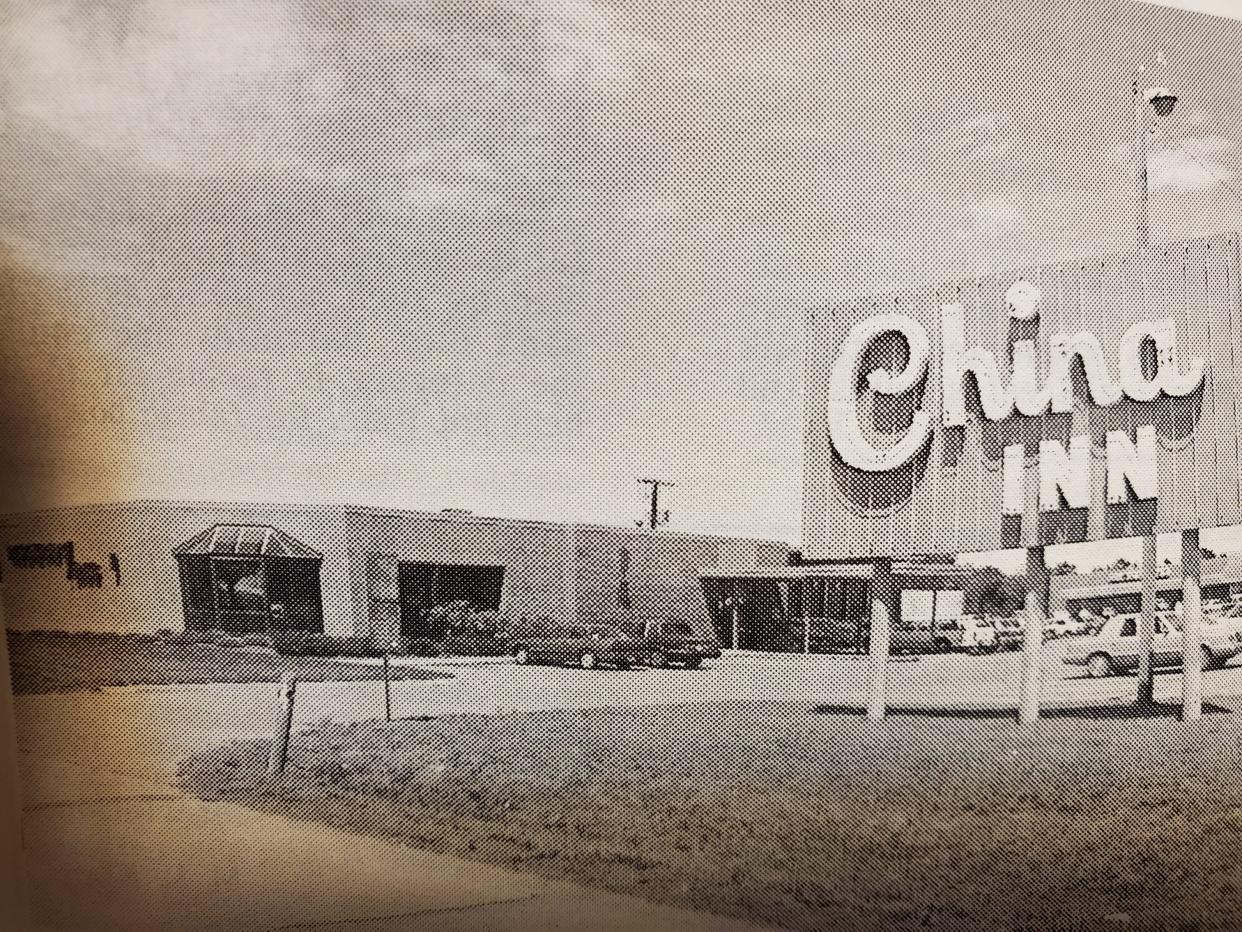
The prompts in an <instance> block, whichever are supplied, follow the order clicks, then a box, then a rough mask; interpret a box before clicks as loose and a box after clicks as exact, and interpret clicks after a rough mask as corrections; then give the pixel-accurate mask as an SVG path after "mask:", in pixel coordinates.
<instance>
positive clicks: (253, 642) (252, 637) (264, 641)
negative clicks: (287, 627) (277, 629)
mask: <svg viewBox="0 0 1242 932" xmlns="http://www.w3.org/2000/svg"><path fill="white" fill-rule="evenodd" d="M241 640H242V644H243V645H245V646H246V647H271V646H272V638H271V636H270V635H267V634H258V633H254V634H247V635H246V636H245V637H243V638H242V639H241Z"/></svg>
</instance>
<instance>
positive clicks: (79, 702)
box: [16, 641, 1242, 775]
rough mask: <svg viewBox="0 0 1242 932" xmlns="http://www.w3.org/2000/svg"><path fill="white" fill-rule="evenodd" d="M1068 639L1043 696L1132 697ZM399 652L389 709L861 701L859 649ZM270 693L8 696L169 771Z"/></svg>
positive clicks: (39, 738) (976, 673) (891, 684)
mask: <svg viewBox="0 0 1242 932" xmlns="http://www.w3.org/2000/svg"><path fill="white" fill-rule="evenodd" d="M1066 643H1068V641H1058V642H1052V643H1050V644H1048V645H1047V646H1046V647H1045V650H1044V663H1043V667H1044V685H1043V696H1042V698H1043V701H1044V702H1045V703H1048V704H1061V705H1067V704H1068V705H1074V704H1080V705H1084V706H1087V705H1096V704H1098V705H1109V704H1116V703H1121V702H1126V701H1129V700H1132V699H1133V698H1134V694H1135V689H1136V681H1135V678H1134V677H1133V676H1119V677H1109V678H1107V679H1102V680H1095V679H1089V678H1087V677H1085V676H1084V674H1083V671H1082V669H1081V668H1076V667H1068V666H1065V665H1063V664H1062V663H1060V660H1059V658H1060V652H1061V651H1062V650H1063V649H1064V645H1065V644H1066ZM404 662H406V663H410V664H431V663H434V665H435V666H436V668H437V669H438V670H440V671H442V672H446V673H449V674H451V675H450V676H449V677H445V678H440V679H432V680H421V681H403V682H394V683H392V685H391V695H392V708H393V715H394V717H395V718H415V717H422V716H445V715H457V714H496V713H506V712H529V711H540V710H555V709H595V708H625V707H638V706H659V705H670V706H675V705H685V704H693V703H718V702H756V701H758V702H763V701H780V702H792V703H800V704H806V705H807V706H841V707H861V705H862V703H863V701H864V696H865V678H866V674H867V666H868V660H867V658H866V657H861V656H831V655H811V656H804V655H798V654H762V653H748V652H731V651H726V652H725V655H724V657H722V658H721V659H720V660H719V661H715V662H713V663H711V664H709V665H707V666H705V667H704V668H702V669H699V670H684V669H665V670H655V669H649V668H637V669H631V670H610V669H602V670H580V669H576V668H573V667H553V666H529V667H518V666H515V665H513V664H512V663H511V662H509V661H507V660H503V659H502V660H500V661H499V662H490V663H481V662H478V661H465V660H463V661H461V662H459V663H455V662H452V661H440V662H438V663H436V662H430V661H425V660H414V659H411V660H408V661H404ZM1021 662H1022V654H1021V653H1018V652H1014V653H1002V654H994V655H986V656H981V657H971V656H965V655H956V654H951V655H936V656H924V657H918V658H894V659H893V660H891V661H890V663H889V665H888V695H889V704H890V706H891V707H893V708H894V709H896V710H898V711H899V710H900V709H901V708H903V707H908V708H915V709H931V710H936V709H949V710H952V709H967V710H969V709H975V708H988V709H1002V708H1005V707H1013V706H1015V705H1016V697H1017V683H1018V678H1019V675H1020V672H1021ZM375 673H376V676H375V679H374V680H372V681H359V682H323V683H303V684H300V685H299V687H298V691H297V701H296V715H295V727H305V726H310V725H314V724H318V723H322V722H325V721H331V722H338V723H349V722H359V721H366V720H369V719H374V718H381V717H382V716H383V714H384V697H383V684H382V682H381V681H380V670H379V668H378V666H377V667H376V671H375ZM1203 682H1204V695H1205V696H1206V697H1231V696H1242V665H1239V664H1237V662H1234V663H1232V664H1231V665H1230V666H1228V667H1226V668H1225V669H1223V670H1216V671H1210V672H1207V673H1205V674H1204V678H1203ZM1180 690H1181V678H1180V676H1179V675H1177V673H1176V672H1164V673H1160V674H1159V675H1157V677H1156V697H1157V699H1161V698H1164V699H1168V700H1176V698H1177V697H1178V696H1179V695H1180ZM274 695H275V689H274V687H273V685H272V684H270V683H250V684H207V685H173V686H133V687H123V688H107V689H103V690H100V691H98V692H76V693H53V694H46V695H30V696H18V697H16V699H17V714H18V730H19V735H20V741H21V746H22V749H23V750H24V751H26V752H27V753H30V754H35V755H42V756H47V757H51V758H57V759H63V760H75V761H82V762H86V763H90V762H99V763H104V762H106V763H107V765H108V766H109V767H111V768H114V769H124V770H126V771H127V772H141V773H151V774H159V775H167V774H172V773H174V772H175V770H176V766H177V762H178V761H179V760H180V759H181V758H183V757H184V756H185V755H186V754H188V753H191V752H192V751H194V750H197V749H199V748H201V747H203V746H206V745H208V744H212V743H215V742H218V741H221V740H226V739H230V738H241V737H258V736H265V735H270V734H271V731H272V725H273V715H274V702H275V700H274Z"/></svg>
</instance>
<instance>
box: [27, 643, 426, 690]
mask: <svg viewBox="0 0 1242 932" xmlns="http://www.w3.org/2000/svg"><path fill="white" fill-rule="evenodd" d="M9 663H10V669H11V671H12V677H13V692H14V693H16V694H19V695H20V694H22V693H49V692H73V691H76V690H83V689H99V688H101V687H104V686H136V685H145V686H159V685H169V684H172V683H274V682H276V681H278V680H279V679H280V677H281V674H283V673H284V672H285V671H286V670H293V671H295V672H296V673H297V674H298V676H299V677H300V678H301V679H303V680H316V681H327V680H337V681H340V680H375V679H380V678H381V677H382V673H381V671H380V669H379V667H377V666H376V665H374V664H362V663H350V662H349V661H348V660H340V659H336V658H330V657H281V656H278V655H276V654H274V653H272V652H271V651H263V650H257V649H245V648H237V647H216V646H214V645H211V644H165V643H163V642H161V641H149V640H138V639H137V638H127V637H124V636H121V635H110V634H98V635H94V634H87V635H82V634H72V635H66V634H50V633H34V632H31V633H19V632H9ZM391 675H392V678H393V679H397V680H411V679H433V678H438V677H441V676H443V674H441V673H438V672H436V671H434V670H424V669H419V668H417V667H408V666H400V667H397V666H394V667H393V668H392V674H391Z"/></svg>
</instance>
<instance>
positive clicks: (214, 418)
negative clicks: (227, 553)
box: [0, 0, 1242, 565]
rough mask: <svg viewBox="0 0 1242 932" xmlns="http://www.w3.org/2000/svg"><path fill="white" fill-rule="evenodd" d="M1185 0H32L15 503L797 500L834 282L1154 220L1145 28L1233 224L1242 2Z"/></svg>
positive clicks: (903, 272)
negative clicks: (1142, 211)
mask: <svg viewBox="0 0 1242 932" xmlns="http://www.w3.org/2000/svg"><path fill="white" fill-rule="evenodd" d="M1176 6H1180V7H1187V8H1190V9H1174V8H1172V7H1169V6H1152V5H1147V4H1135V3H1128V2H1127V3H1122V2H1101V3H1092V4H1082V5H1058V4H1048V3H1031V2H1016V0H1009V2H1000V3H996V2H982V0H966V2H962V0H954V2H928V3H921V4H919V5H918V6H912V5H908V4H907V5H903V4H900V3H894V2H864V3H848V4H847V3H825V4H802V5H797V6H794V7H790V8H788V9H786V10H784V11H772V10H767V11H763V12H760V11H759V10H757V9H755V8H754V7H753V6H752V5H748V4H742V3H733V2H710V3H701V4H672V5H670V4H665V3H660V2H654V0H651V2H639V0H617V2H611V3H602V2H594V0H522V2H518V0H489V2H469V3H467V2H459V3H431V2H415V3H409V2H405V3H396V2H380V0H361V2H353V3H345V2H336V3H333V2H310V0H269V2H239V0H224V2H197V0H104V2H93V3H78V2H44V3H39V4H26V3H22V2H20V0H0V270H3V272H4V274H5V279H4V280H0V288H3V289H4V291H3V292H0V293H2V294H4V296H5V300H4V301H3V302H2V303H3V307H0V311H3V313H4V315H5V319H4V321H3V325H4V327H3V329H4V333H5V344H4V347H3V355H2V356H0V363H3V364H4V368H5V370H6V371H13V372H18V373H19V374H20V378H18V377H17V376H11V377H10V378H11V380H12V381H13V385H14V386H16V387H12V386H11V388H12V392H11V393H10V396H11V397H12V398H14V399H16V400H17V402H18V403H12V404H8V405H6V406H5V410H4V413H3V415H2V417H3V422H0V429H3V430H4V431H5V432H6V433H7V434H8V435H9V436H11V437H22V436H34V435H35V434H39V435H40V436H43V435H44V434H46V435H49V436H50V435H55V436H56V437H57V438H62V442H59V443H57V444H50V443H29V444H25V445H18V446H17V447H16V448H15V449H11V450H9V451H8V452H7V453H4V454H0V455H2V456H3V457H4V465H5V468H6V470H7V471H8V473H9V475H11V476H13V477H16V481H14V482H10V483H8V484H7V487H6V489H5V490H3V494H4V495H5V496H7V498H6V500H5V501H3V502H0V508H11V507H15V506H18V505H20V506H22V507H28V506H30V505H34V504H60V503H69V502H78V501H93V500H98V499H100V498H109V499H112V498H131V497H139V496H141V497H160V498H167V497H172V498H194V499H201V498H210V499H223V500H254V501H346V502H356V503H364V504H380V505H390V506H397V507H407V508H430V509H438V508H443V507H460V508H470V509H473V510H474V511H476V512H479V513H486V514H496V515H506V516H513V517H528V518H547V519H551V520H564V519H570V520H579V521H598V522H601V523H622V524H625V523H630V522H631V521H632V520H633V518H634V516H635V513H636V511H637V507H636V504H637V501H638V486H637V483H636V479H637V478H638V477H641V476H657V477H661V478H665V479H670V480H674V481H675V482H676V483H677V484H676V487H675V488H674V489H672V490H670V495H671V504H672V505H673V506H674V509H675V515H676V526H678V527H681V528H683V529H686V530H696V531H710V532H721V533H737V534H746V535H754V536H762V537H772V538H777V539H782V540H786V541H789V542H791V543H796V542H797V541H798V539H799V536H800V494H801V437H802V424H801V418H802V411H801V369H802V364H803V353H804V351H805V347H804V345H803V341H802V334H801V328H802V318H803V315H804V314H805V313H806V312H807V310H808V309H809V308H812V307H815V306H818V305H821V304H824V303H828V302H832V301H835V300H840V299H843V298H850V297H856V296H858V295H867V294H874V293H882V292H888V291H893V290H902V289H905V288H909V287H913V286H917V285H922V284H928V283H936V282H940V281H944V280H950V279H957V278H962V277H964V276H968V275H973V274H983V273H986V272H988V271H993V270H1000V269H1006V268H1013V267H1020V266H1027V265H1031V264H1034V263H1038V262H1045V261H1055V260H1058V259H1062V258H1068V257H1080V256H1090V255H1096V254H1100V253H1103V252H1113V251H1118V250H1125V249H1127V248H1129V247H1130V246H1131V244H1132V240H1133V236H1134V224H1133V216H1134V215H1133V191H1134V179H1133V174H1132V169H1131V168H1130V165H1131V148H1130V146H1131V143H1132V140H1131V133H1130V114H1131V111H1130V81H1131V79H1132V76H1133V74H1134V69H1135V68H1136V66H1138V65H1140V64H1143V65H1145V66H1146V67H1147V68H1148V69H1149V70H1148V74H1150V75H1152V76H1153V77H1152V80H1153V81H1155V80H1159V82H1160V83H1162V84H1167V85H1168V86H1170V87H1174V88H1175V89H1176V90H1177V93H1178V94H1179V96H1180V98H1181V102H1180V103H1179V106H1178V109H1177V110H1176V111H1175V113H1174V115H1173V116H1172V117H1170V119H1169V120H1168V121H1167V122H1166V123H1165V124H1164V126H1163V129H1162V135H1161V136H1160V137H1158V138H1156V139H1155V140H1153V142H1152V147H1151V148H1152V152H1151V162H1150V175H1151V184H1152V204H1151V213H1152V225H1153V231H1154V236H1155V238H1156V239H1157V240H1173V239H1179V238H1184V237H1187V236H1195V235H1203V234H1209V233H1214V232H1220V231H1225V230H1237V229H1240V228H1242V177H1239V172H1242V154H1240V153H1239V148H1238V145H1239V142H1242V108H1239V107H1237V105H1236V101H1237V100H1238V99H1239V95H1240V92H1242V55H1238V54H1237V50H1238V48H1239V47H1240V46H1242V23H1239V22H1237V21H1235V20H1230V19H1222V18H1216V17H1212V16H1207V15H1203V11H1207V12H1226V11H1225V10H1223V4H1208V3H1199V2H1191V3H1182V4H1177V5H1176ZM1213 7H1215V9H1213ZM1158 53H1163V55H1164V58H1165V60H1166V62H1167V64H1166V65H1163V66H1161V65H1158V64H1157V54H1158ZM39 432H42V433H39ZM1235 536H1236V534H1234V533H1233V532H1228V533H1220V532H1217V533H1216V535H1215V537H1213V535H1211V534H1209V535H1205V542H1207V543H1211V542H1213V541H1215V540H1217V538H1219V539H1220V540H1223V541H1229V540H1232V539H1233V537H1235ZM1239 543H1240V547H1242V541H1240V542H1239ZM1135 546H1136V545H1135V544H1133V543H1130V544H1125V545H1121V549H1118V548H1117V546H1116V545H1111V544H1110V545H1106V546H1096V547H1089V548H1087V549H1085V550H1074V549H1073V548H1066V552H1067V553H1081V554H1082V556H1081V557H1080V558H1079V559H1081V560H1082V561H1083V562H1084V563H1087V564H1091V563H1092V562H1093V561H1097V560H1098V562H1104V561H1105V560H1106V559H1111V558H1112V557H1113V556H1114V555H1115V553H1122V552H1126V548H1127V547H1128V548H1130V549H1131V550H1133V548H1134V547H1135ZM1162 550H1163V551H1164V552H1167V553H1175V552H1176V548H1175V546H1174V545H1173V544H1172V543H1170V542H1162ZM1054 558H1056V557H1054ZM1070 558H1071V559H1075V558H1074V557H1072V556H1071V557H1070ZM986 559H988V560H989V561H995V559H996V558H995V557H992V556H989V557H987V558H986ZM1009 559H1020V556H1019V555H1013V557H1011V558H1009ZM1002 562H1003V561H1002ZM1015 565H1016V564H1015Z"/></svg>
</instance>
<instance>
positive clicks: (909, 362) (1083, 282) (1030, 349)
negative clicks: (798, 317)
mask: <svg viewBox="0 0 1242 932" xmlns="http://www.w3.org/2000/svg"><path fill="white" fill-rule="evenodd" d="M1239 259H1240V254H1239V239H1238V237H1237V236H1236V235H1229V236H1220V237H1215V238H1211V239H1202V240H1194V241H1190V242H1183V243H1178V244H1170V245H1167V246H1162V247H1160V248H1156V249H1148V250H1144V251H1142V252H1136V253H1130V254H1126V255H1117V256H1109V257H1105V258H1103V259H1094V260H1088V261H1079V262H1074V263H1068V264H1060V265H1054V266H1046V267H1042V268H1038V269H1031V270H1027V271H1023V272H1016V273H1012V274H1009V275H1000V276H995V277H990V278H986V279H983V280H979V281H972V282H967V283H965V284H960V285H953V286H948V287H945V288H941V289H938V290H934V291H931V290H929V291H927V292H925V293H921V294H912V295H906V296H898V297H889V298H885V299H873V300H869V301H865V302H858V303H854V304H849V305H843V306H838V307H831V308H818V309H816V310H815V311H814V312H813V313H812V314H811V315H810V317H809V319H808V321H807V323H808V341H807V344H806V354H807V358H806V369H805V371H806V406H805V438H804V442H805V453H804V467H803V468H804V474H803V538H804V551H805V554H806V555H807V556H808V557H811V558H830V557H844V556H872V555H874V556H908V555H912V554H922V553H959V552H971V551H980V550H994V549H1001V548H1009V547H1029V546H1034V545H1039V544H1051V543H1061V542H1070V541H1084V540H1099V539H1105V538H1110V537H1129V536H1136V535H1144V534H1152V533H1164V532H1169V531H1178V530H1183V529H1188V528H1203V527H1213V526H1218V525H1230V524H1238V523H1242V497H1240V486H1239V440H1238V437H1239V420H1238V419H1239V411H1238V393H1239V385H1238V382H1239V372H1238V370H1239V367H1240V365H1242V358H1240V357H1242V301H1240V293H1239V268H1240V262H1239Z"/></svg>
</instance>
